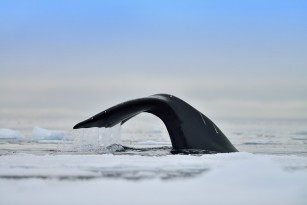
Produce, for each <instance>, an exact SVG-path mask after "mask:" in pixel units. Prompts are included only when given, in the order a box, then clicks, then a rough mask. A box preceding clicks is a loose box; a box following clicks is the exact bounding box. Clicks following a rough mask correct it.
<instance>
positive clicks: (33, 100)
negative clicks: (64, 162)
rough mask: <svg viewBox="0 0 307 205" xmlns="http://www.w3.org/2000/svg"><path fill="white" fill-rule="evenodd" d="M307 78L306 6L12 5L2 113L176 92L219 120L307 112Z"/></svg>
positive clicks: (3, 31) (3, 24) (0, 50)
mask: <svg viewBox="0 0 307 205" xmlns="http://www.w3.org/2000/svg"><path fill="white" fill-rule="evenodd" d="M306 79H307V2H306V1H298V0H289V1H274V0H272V1H262V0H257V1H256V0H250V1H238V0H234V1H226V0H224V1H223V0H217V1H197V0H191V1H181V0H177V1H175V0H164V1H162V0H155V1H152V0H148V1H137V0H125V1H124V0H113V1H111V0H110V1H103V0H101V1H98V0H97V1H95V0H87V1H80V0H79V1H78V0H74V1H73V0H66V1H65V0H62V1H57V0H54V1H47V0H37V1H35V0H23V1H21V0H20V1H18V0H16V1H15V0H2V1H1V2H0V116H4V117H7V116H15V117H18V116H20V115H52V114H56V115H61V114H62V115H64V114H67V115H69V114H76V113H82V114H84V115H88V113H91V114H95V112H97V111H101V110H104V109H106V108H107V107H108V106H112V105H113V104H114V103H115V104H116V103H119V102H121V101H125V100H129V99H131V98H137V97H144V96H148V95H151V94H155V93H170V94H173V95H176V96H177V97H180V98H182V99H184V100H186V101H187V102H189V103H190V104H192V105H193V106H194V107H196V108H198V109H199V110H201V111H202V112H203V113H204V114H207V113H208V114H209V116H214V117H216V118H307V83H306V82H305V81H306Z"/></svg>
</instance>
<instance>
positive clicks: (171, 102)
mask: <svg viewBox="0 0 307 205" xmlns="http://www.w3.org/2000/svg"><path fill="white" fill-rule="evenodd" d="M142 112H148V113H151V114H153V115H156V116H157V117H159V118H160V119H161V120H162V121H163V122H164V124H165V126H166V128H167V130H168V133H169V136H170V139H171V142H172V146H173V148H174V149H202V150H208V151H213V152H236V151H237V149H236V148H235V147H234V146H233V145H232V144H231V143H230V141H229V140H228V139H227V137H226V136H225V135H224V134H223V133H222V131H221V130H220V129H219V128H218V127H217V126H216V125H215V124H214V123H213V122H212V121H211V120H210V119H209V118H207V117H206V116H205V115H204V114H202V113H200V112H199V111H198V110H196V109H195V108H193V107H192V106H191V105H189V104H187V103H186V102H184V101H183V100H181V99H179V98H177V97H175V96H172V95H167V94H157V95H152V96H149V97H145V98H139V99H134V100H130V101H127V102H124V103H121V104H118V105H115V106H113V107H111V108H109V109H107V110H105V111H102V112H100V113H98V114H97V115H95V116H93V117H91V118H89V119H87V120H85V121H82V122H80V123H78V124H76V125H75V126H74V129H79V128H90V127H106V128H107V127H112V126H114V125H116V124H119V123H121V124H123V123H125V122H126V121H128V120H130V119H131V118H133V117H134V116H136V115H138V114H140V113H142Z"/></svg>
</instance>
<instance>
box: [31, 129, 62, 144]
mask: <svg viewBox="0 0 307 205" xmlns="http://www.w3.org/2000/svg"><path fill="white" fill-rule="evenodd" d="M64 136H65V131H62V130H47V129H44V128H41V127H37V126H35V127H34V128H33V131H32V140H33V141H44V140H47V142H50V141H51V140H63V139H64Z"/></svg>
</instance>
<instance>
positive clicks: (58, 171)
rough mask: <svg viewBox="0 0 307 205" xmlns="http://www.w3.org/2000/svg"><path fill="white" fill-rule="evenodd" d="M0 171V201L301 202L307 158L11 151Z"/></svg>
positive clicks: (3, 158)
mask: <svg viewBox="0 0 307 205" xmlns="http://www.w3.org/2000/svg"><path fill="white" fill-rule="evenodd" d="M0 177H1V178H2V179H0V193H1V198H0V203H1V204H23V203H24V202H27V203H29V204H74V205H77V204H123V203H127V202H129V203H133V204H187V203H191V204H236V205H237V204H289V205H290V204H291V205H292V204H296V205H300V204H301V205H303V204H306V202H307V194H306V193H307V158H306V157H298V156H275V155H255V154H250V153H244V152H242V153H232V154H215V155H202V156H189V155H168V156H163V157H148V156H147V157H146V156H127V155H122V156H114V155H106V154H105V155H43V156H38V155H29V154H18V155H4V156H0ZM13 179H15V180H13Z"/></svg>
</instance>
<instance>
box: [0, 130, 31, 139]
mask: <svg viewBox="0 0 307 205" xmlns="http://www.w3.org/2000/svg"><path fill="white" fill-rule="evenodd" d="M24 139H25V136H24V135H23V134H21V132H19V131H16V130H11V129H7V128H0V140H1V141H20V140H24Z"/></svg>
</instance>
